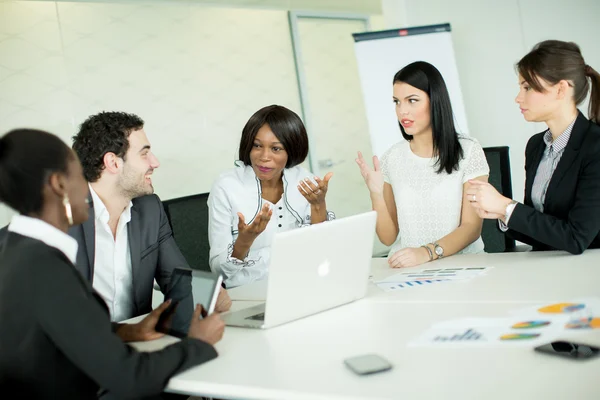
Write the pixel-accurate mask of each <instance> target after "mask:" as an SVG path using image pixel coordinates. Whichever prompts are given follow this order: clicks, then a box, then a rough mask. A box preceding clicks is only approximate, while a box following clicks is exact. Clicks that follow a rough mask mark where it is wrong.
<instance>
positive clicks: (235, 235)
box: [208, 105, 335, 288]
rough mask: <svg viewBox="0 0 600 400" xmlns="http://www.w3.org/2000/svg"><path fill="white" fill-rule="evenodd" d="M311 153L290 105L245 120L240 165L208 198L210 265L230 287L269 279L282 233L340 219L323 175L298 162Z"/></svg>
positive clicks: (223, 177)
mask: <svg viewBox="0 0 600 400" xmlns="http://www.w3.org/2000/svg"><path fill="white" fill-rule="evenodd" d="M307 155H308V136H307V135H306V129H305V127H304V124H303V123H302V120H301V119H300V117H298V115H297V114H296V113H294V112H293V111H291V110H288V109H287V108H285V107H282V106H278V105H271V106H268V107H264V108H262V109H260V110H258V111H257V112H256V113H255V114H254V115H252V117H250V119H249V120H248V122H247V123H246V126H245V127H244V129H243V131H242V138H241V141H240V149H239V161H238V162H236V168H234V169H232V170H229V171H226V172H224V173H223V174H221V175H220V176H219V178H218V179H217V180H216V181H215V183H214V184H213V187H212V189H211V192H210V195H209V197H208V207H209V222H208V235H209V242H210V267H211V269H212V270H213V271H214V272H217V273H221V274H223V275H224V282H225V285H226V286H227V287H228V288H232V287H236V286H240V285H243V284H246V283H250V282H253V281H255V280H260V279H264V278H266V277H267V274H268V266H269V259H270V246H271V242H272V241H273V236H274V235H275V234H276V233H278V232H285V231H288V230H290V229H295V228H299V227H302V226H306V225H310V224H316V223H320V222H323V221H326V220H331V219H333V218H335V216H334V214H333V213H332V212H328V211H327V207H326V204H325V196H326V194H327V187H328V184H329V180H330V179H331V177H332V175H333V173H331V172H330V173H328V174H327V175H325V177H324V178H323V179H320V178H319V177H316V176H313V175H312V174H311V173H310V172H308V171H307V170H306V169H304V168H302V167H300V166H299V164H301V163H302V162H303V161H304V160H305V159H306V156H307Z"/></svg>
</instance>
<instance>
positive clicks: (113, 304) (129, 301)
mask: <svg viewBox="0 0 600 400" xmlns="http://www.w3.org/2000/svg"><path fill="white" fill-rule="evenodd" d="M90 192H91V193H92V200H93V201H94V213H95V219H96V220H95V224H94V225H95V232H96V251H95V258H94V277H93V286H94V289H96V291H97V292H98V293H99V294H100V295H101V296H102V298H103V299H104V301H105V302H106V305H107V306H108V310H109V311H110V317H111V320H112V321H123V320H125V319H128V318H131V317H133V311H134V303H133V275H132V269H131V251H130V249H129V237H128V233H127V224H128V223H129V221H130V220H131V206H132V203H131V202H129V205H128V206H127V207H126V208H125V210H123V213H122V214H121V216H120V217H119V223H118V224H117V234H116V237H114V236H113V234H112V231H111V229H110V226H109V225H108V220H109V218H110V215H109V213H108V210H107V209H106V206H105V205H104V203H103V202H102V200H101V199H100V197H99V196H98V194H97V193H96V192H95V191H94V189H92V187H91V186H90Z"/></svg>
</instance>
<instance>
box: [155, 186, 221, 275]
mask: <svg viewBox="0 0 600 400" xmlns="http://www.w3.org/2000/svg"><path fill="white" fill-rule="evenodd" d="M207 200H208V193H202V194H197V195H193V196H186V197H180V198H177V199H171V200H165V201H163V205H164V208H165V212H166V213H167V217H168V218H169V223H170V225H171V229H172V230H173V237H174V238H175V242H176V243H177V246H178V247H179V250H181V252H182V253H183V256H184V257H185V259H186V260H187V262H188V264H189V265H190V267H191V268H193V269H199V270H202V271H210V265H209V263H208V258H209V251H210V247H209V245H208V204H207Z"/></svg>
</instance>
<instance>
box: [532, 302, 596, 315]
mask: <svg viewBox="0 0 600 400" xmlns="http://www.w3.org/2000/svg"><path fill="white" fill-rule="evenodd" d="M584 308H585V304H580V303H557V304H552V305H549V306H545V307H542V308H540V309H538V311H539V312H541V313H547V314H566V313H571V312H574V311H579V310H583V309H584Z"/></svg>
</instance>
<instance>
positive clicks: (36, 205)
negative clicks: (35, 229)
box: [0, 129, 74, 215]
mask: <svg viewBox="0 0 600 400" xmlns="http://www.w3.org/2000/svg"><path fill="white" fill-rule="evenodd" d="M73 159H74V155H73V152H72V151H71V149H69V146H67V144H66V143H65V142H63V141H62V140H61V139H59V138H58V137H57V136H54V135H53V134H51V133H48V132H44V131H40V130H36V129H15V130H12V131H10V132H8V133H7V134H5V135H4V136H3V137H2V138H0V202H2V203H5V204H6V205H8V206H9V207H11V208H12V209H14V210H16V211H18V212H19V213H20V214H23V215H31V214H35V213H39V212H40V211H41V210H42V207H43V203H44V198H43V189H44V185H45V184H46V183H47V181H48V178H49V177H50V175H52V174H53V173H56V172H62V173H64V174H67V173H68V165H69V161H70V160H73Z"/></svg>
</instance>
